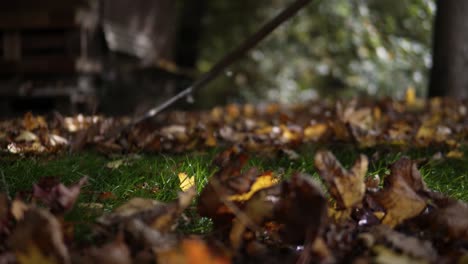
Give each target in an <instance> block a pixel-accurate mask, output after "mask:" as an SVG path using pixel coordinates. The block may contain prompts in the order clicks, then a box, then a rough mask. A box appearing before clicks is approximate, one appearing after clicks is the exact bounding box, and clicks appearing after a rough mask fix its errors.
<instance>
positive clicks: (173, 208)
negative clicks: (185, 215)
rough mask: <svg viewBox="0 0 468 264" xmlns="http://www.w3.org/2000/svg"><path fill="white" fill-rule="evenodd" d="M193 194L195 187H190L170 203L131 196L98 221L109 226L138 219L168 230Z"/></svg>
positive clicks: (156, 227) (160, 230)
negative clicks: (131, 197)
mask: <svg viewBox="0 0 468 264" xmlns="http://www.w3.org/2000/svg"><path fill="white" fill-rule="evenodd" d="M195 195H196V191H195V188H191V189H188V190H187V191H186V192H182V193H179V198H178V199H177V200H176V201H173V202H170V203H162V202H159V201H156V200H152V199H144V198H133V199H131V200H130V201H128V202H127V203H125V204H123V205H121V206H120V207H118V208H117V209H115V210H114V212H113V213H111V214H107V215H103V216H102V217H100V218H99V219H98V222H99V223H100V224H102V225H104V226H109V227H110V226H113V225H117V224H119V223H121V222H127V221H130V220H132V219H139V220H141V221H142V222H143V223H145V224H146V225H148V226H150V227H151V228H153V229H155V230H158V231H159V232H168V231H170V230H172V229H173V227H174V226H175V225H176V223H177V219H178V217H179V216H180V214H181V213H182V212H183V211H184V210H185V208H187V206H189V205H190V203H191V202H192V200H193V198H194V197H195Z"/></svg>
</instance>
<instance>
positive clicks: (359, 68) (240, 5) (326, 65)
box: [198, 0, 435, 105]
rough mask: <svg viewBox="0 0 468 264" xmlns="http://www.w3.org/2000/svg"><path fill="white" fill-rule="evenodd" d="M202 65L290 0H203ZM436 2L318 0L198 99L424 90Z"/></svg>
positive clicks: (284, 98)
mask: <svg viewBox="0 0 468 264" xmlns="http://www.w3.org/2000/svg"><path fill="white" fill-rule="evenodd" d="M207 1H208V7H207V10H206V13H205V17H204V20H203V23H204V32H203V38H202V43H201V45H200V47H201V57H200V59H199V62H198V68H199V70H201V71H207V70H208V69H209V68H210V67H211V66H212V65H213V64H214V63H215V62H216V61H217V60H218V59H220V58H221V57H222V56H223V55H224V54H225V53H226V52H228V51H229V50H231V49H233V48H234V47H235V46H236V45H238V44H239V43H241V42H242V41H243V40H244V39H245V38H246V37H247V36H249V35H250V34H252V33H253V32H255V30H257V29H258V28H259V27H260V26H261V24H263V23H265V21H267V20H268V19H270V18H271V17H273V16H274V15H275V14H277V13H278V12H280V11H281V10H282V9H283V8H284V7H285V6H287V5H288V4H289V3H291V2H292V0H269V1H267V0H257V1H249V0H236V1H228V0H207ZM434 13H435V1H434V0H402V1H392V0H327V1H325V0H321V1H320V0H317V1H312V3H311V4H310V5H309V6H307V8H305V9H304V10H302V11H301V12H300V13H299V14H298V15H297V16H296V17H294V18H293V19H292V20H291V21H289V22H287V23H286V24H284V25H282V26H281V27H280V28H278V29H277V30H276V31H275V32H274V33H273V34H272V35H271V36H269V37H268V38H267V39H266V40H264V41H263V42H262V43H261V44H260V45H259V46H258V47H257V48H256V49H254V50H252V51H251V52H250V53H249V54H248V55H247V56H246V57H245V58H243V59H241V60H240V61H239V62H237V63H236V64H235V65H233V66H232V67H231V68H230V69H229V70H227V71H226V73H225V75H224V76H222V77H220V78H218V79H217V80H216V81H214V82H213V83H212V84H210V86H209V87H206V88H205V89H203V91H201V93H202V94H201V95H200V96H199V98H201V99H200V100H201V101H202V102H201V104H204V105H206V104H208V105H209V104H214V103H218V104H219V103H223V99H224V102H230V101H231V102H232V101H239V100H241V101H242V100H247V101H250V102H255V101H257V100H265V99H267V100H275V101H283V102H295V101H298V100H302V99H308V98H314V97H316V96H327V97H349V96H356V95H360V96H362V95H372V96H392V97H400V96H402V95H403V94H404V91H405V89H406V88H407V87H408V86H414V87H415V88H416V91H417V92H418V94H419V95H422V96H423V95H425V94H426V86H427V81H428V73H429V72H428V70H429V67H430V66H431V48H430V44H431V32H432V23H433V17H434Z"/></svg>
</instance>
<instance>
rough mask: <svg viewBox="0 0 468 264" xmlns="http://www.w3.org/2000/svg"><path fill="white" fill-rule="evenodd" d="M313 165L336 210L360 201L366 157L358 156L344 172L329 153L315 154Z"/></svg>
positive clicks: (366, 163)
mask: <svg viewBox="0 0 468 264" xmlns="http://www.w3.org/2000/svg"><path fill="white" fill-rule="evenodd" d="M314 164H315V167H316V168H317V171H318V173H319V174H320V176H321V177H322V179H323V180H324V181H325V182H326V183H327V185H328V187H329V191H330V194H331V195H332V196H333V198H334V199H335V200H336V203H337V208H338V209H346V208H351V207H353V206H356V205H358V204H359V203H360V202H361V201H362V198H363V197H364V193H365V190H366V185H365V183H364V177H365V176H366V172H367V166H368V160H367V157H366V156H364V155H360V157H359V158H358V159H357V160H356V162H355V163H354V166H353V167H352V168H351V169H350V170H345V169H344V168H343V166H342V165H341V163H340V162H339V161H338V160H337V159H336V158H335V156H334V155H333V154H332V153H331V152H329V151H319V152H317V154H315V163H314Z"/></svg>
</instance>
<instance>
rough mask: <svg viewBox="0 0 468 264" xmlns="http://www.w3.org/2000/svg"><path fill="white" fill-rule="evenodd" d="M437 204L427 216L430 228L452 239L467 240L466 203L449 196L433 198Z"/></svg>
mask: <svg viewBox="0 0 468 264" xmlns="http://www.w3.org/2000/svg"><path fill="white" fill-rule="evenodd" d="M435 205H436V206H437V207H436V209H435V210H433V211H432V212H431V213H430V214H429V215H428V216H427V221H428V222H429V223H430V226H431V229H432V230H437V231H438V233H442V234H443V235H446V236H448V237H450V238H452V239H458V240H464V241H468V204H467V203H464V202H462V201H457V200H454V199H451V198H445V197H444V198H440V199H436V200H435Z"/></svg>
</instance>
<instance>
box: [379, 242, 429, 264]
mask: <svg viewBox="0 0 468 264" xmlns="http://www.w3.org/2000/svg"><path fill="white" fill-rule="evenodd" d="M372 252H373V253H374V254H375V257H374V259H373V262H372V263H379V264H394V263H398V264H428V263H430V262H428V261H426V260H422V259H417V258H412V257H410V256H408V255H404V254H401V253H398V252H396V251H395V250H392V249H390V248H387V247H385V246H382V245H377V246H374V247H373V248H372Z"/></svg>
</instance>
